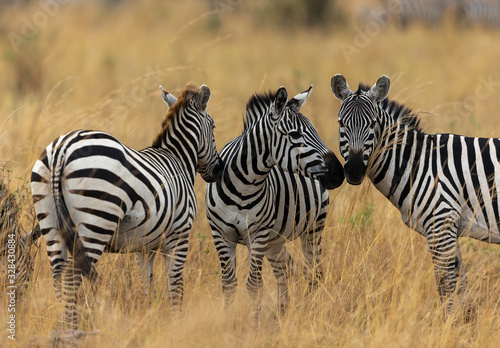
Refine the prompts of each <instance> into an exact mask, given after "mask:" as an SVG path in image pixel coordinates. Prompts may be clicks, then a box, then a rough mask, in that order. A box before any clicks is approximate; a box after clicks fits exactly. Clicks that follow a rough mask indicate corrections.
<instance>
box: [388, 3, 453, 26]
mask: <svg viewBox="0 0 500 348" xmlns="http://www.w3.org/2000/svg"><path fill="white" fill-rule="evenodd" d="M447 1H449V0H399V1H398V4H397V5H399V8H398V6H394V7H395V8H396V9H397V10H398V11H399V21H400V24H401V26H403V27H407V26H408V25H410V24H412V23H415V22H420V23H423V24H425V25H428V26H437V25H440V24H442V22H443V18H444V14H445V10H446V5H447Z"/></svg>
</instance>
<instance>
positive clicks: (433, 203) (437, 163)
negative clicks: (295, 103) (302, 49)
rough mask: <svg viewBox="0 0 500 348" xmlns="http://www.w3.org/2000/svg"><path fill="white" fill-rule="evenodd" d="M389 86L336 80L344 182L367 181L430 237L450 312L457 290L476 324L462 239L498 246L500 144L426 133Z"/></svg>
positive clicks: (382, 82)
mask: <svg viewBox="0 0 500 348" xmlns="http://www.w3.org/2000/svg"><path fill="white" fill-rule="evenodd" d="M389 86H390V81H389V78H388V77H387V76H385V75H384V76H382V77H380V78H379V79H378V81H377V82H376V83H375V85H374V86H373V87H371V88H369V87H367V86H364V85H360V86H359V88H358V90H357V91H356V92H353V91H351V90H350V89H349V86H348V84H347V82H346V80H345V78H344V77H343V76H342V75H339V74H338V75H335V76H334V77H333V78H332V81H331V87H332V91H333V94H334V95H335V97H337V98H338V99H340V100H341V106H340V110H339V113H338V122H339V132H340V136H339V146H340V152H341V154H342V156H343V157H344V159H345V161H346V162H345V165H344V174H345V177H346V180H347V182H348V183H350V184H352V185H359V184H361V182H362V181H363V179H364V177H365V176H368V178H369V179H370V180H371V182H372V183H373V184H374V185H375V187H376V188H377V189H378V190H379V191H380V192H381V193H382V194H383V195H384V196H386V197H387V198H388V199H389V200H390V202H391V203H392V204H393V205H394V206H395V207H396V208H398V209H399V211H400V212H401V218H402V219H403V221H404V222H405V223H406V224H407V225H408V226H409V227H410V228H412V229H413V230H415V231H417V232H418V233H420V234H421V235H423V236H424V237H426V238H427V243H428V246H429V249H430V252H431V255H432V260H433V264H434V273H435V278H436V282H437V287H438V292H439V295H440V299H441V301H442V303H443V305H444V307H443V308H444V310H445V313H446V314H450V313H451V312H452V309H453V306H454V303H453V302H454V300H453V296H452V295H453V294H454V293H455V291H456V294H457V295H458V296H459V298H460V299H461V302H462V304H463V305H464V309H465V314H466V316H465V318H468V319H470V318H471V316H472V315H474V305H473V301H471V300H470V295H469V293H468V291H467V279H466V274H465V269H464V266H463V264H462V255H461V252H460V247H459V244H458V237H471V238H474V239H478V240H481V241H484V242H487V243H493V244H500V231H499V223H500V207H499V204H498V194H497V186H499V185H500V163H499V160H500V139H499V138H489V139H488V138H473V137H466V136H461V135H455V134H426V133H424V132H423V131H422V129H421V128H420V124H419V119H418V117H417V115H415V114H413V113H412V111H411V110H410V109H409V108H407V107H405V106H404V105H401V104H399V103H397V102H395V101H390V100H388V99H386V96H387V94H388V92H389Z"/></svg>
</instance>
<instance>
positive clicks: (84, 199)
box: [31, 84, 222, 329]
mask: <svg viewBox="0 0 500 348" xmlns="http://www.w3.org/2000/svg"><path fill="white" fill-rule="evenodd" d="M160 89H161V90H162V96H163V99H164V101H165V102H166V103H167V104H168V106H169V107H170V110H169V112H168V113H167V115H166V117H165V118H164V120H163V122H162V124H161V128H162V129H161V131H160V133H159V134H158V135H157V136H156V138H155V139H154V141H153V143H152V145H151V146H150V147H147V148H145V149H143V150H140V151H136V150H134V149H131V148H129V147H127V146H125V145H124V144H122V143H121V142H119V141H118V140H117V139H115V138H114V137H112V136H111V135H109V134H106V133H103V132H99V131H89V130H79V131H72V132H69V133H67V134H65V135H62V136H60V137H59V138H57V139H55V140H54V141H53V142H52V143H51V144H49V145H48V146H47V148H46V149H45V150H44V151H43V152H42V154H41V156H40V158H39V159H38V160H37V161H36V163H35V166H34V168H33V171H32V175H31V189H32V195H33V201H34V203H35V211H36V214H37V218H38V220H39V222H40V229H41V232H42V234H43V236H44V237H45V240H46V242H47V253H48V258H49V261H50V265H51V268H52V274H53V283H54V288H55V291H56V295H57V297H58V298H59V299H61V300H63V302H64V304H65V309H64V316H63V324H62V325H63V328H66V327H69V328H73V329H76V328H77V326H78V322H77V316H76V299H77V296H76V295H77V291H78V288H79V286H80V284H81V281H82V276H88V277H89V278H90V279H96V276H97V273H96V271H95V268H94V266H95V264H96V262H97V261H98V260H99V258H100V256H101V254H102V253H103V252H104V251H107V252H115V253H116V252H118V253H125V252H137V253H142V255H143V257H142V259H143V260H145V263H146V268H147V270H146V272H147V273H148V274H149V273H151V274H152V263H153V259H154V255H155V251H156V250H159V249H160V250H161V251H162V252H163V253H164V254H166V255H168V257H167V261H166V269H167V274H168V296H169V300H170V303H171V304H172V307H173V308H174V309H175V312H178V311H179V310H180V308H181V304H182V297H183V276H182V271H183V267H184V262H185V259H186V255H187V251H188V236H189V231H190V229H191V226H192V223H193V219H194V218H195V216H196V213H197V203H196V196H195V192H194V188H193V185H194V180H195V176H196V172H198V173H200V174H201V177H202V178H203V179H204V180H205V181H206V182H212V181H214V180H216V179H217V176H218V175H219V174H220V172H221V169H222V162H221V160H220V157H219V155H218V153H217V149H216V147H215V140H214V134H213V129H214V127H215V126H214V121H213V120H212V118H211V117H210V115H209V114H208V113H207V111H206V108H207V104H208V101H209V99H210V90H209V89H208V87H207V86H205V85H202V86H201V87H200V88H197V87H195V86H194V85H192V84H188V85H186V87H185V88H184V89H183V90H182V92H181V94H180V96H179V99H176V98H175V97H174V96H173V95H172V94H170V93H167V92H165V91H163V89H162V88H161V86H160ZM68 252H69V253H70V254H71V256H72V257H71V258H68Z"/></svg>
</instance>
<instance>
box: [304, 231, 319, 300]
mask: <svg viewBox="0 0 500 348" xmlns="http://www.w3.org/2000/svg"><path fill="white" fill-rule="evenodd" d="M322 231H323V226H320V227H317V228H313V229H312V231H308V232H307V233H306V234H304V235H302V236H301V242H302V251H303V253H304V256H305V258H306V265H305V267H304V274H306V277H307V278H308V279H309V290H310V291H313V290H316V289H317V288H318V285H319V282H320V280H321V269H320V267H319V262H320V258H321V232H322Z"/></svg>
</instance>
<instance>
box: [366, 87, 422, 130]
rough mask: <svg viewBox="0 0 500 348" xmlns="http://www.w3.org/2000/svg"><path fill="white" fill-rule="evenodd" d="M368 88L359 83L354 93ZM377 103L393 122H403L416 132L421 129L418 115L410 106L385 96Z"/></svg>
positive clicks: (368, 88)
mask: <svg viewBox="0 0 500 348" xmlns="http://www.w3.org/2000/svg"><path fill="white" fill-rule="evenodd" d="M370 88H371V87H370V86H368V85H365V84H362V83H360V84H359V87H358V90H357V91H356V94H357V95H359V94H360V93H361V92H366V91H368V90H370ZM378 104H379V105H380V106H381V107H382V109H384V110H385V112H387V114H388V115H389V116H391V118H392V120H393V122H394V123H397V122H399V123H403V124H405V125H406V126H407V127H408V128H410V129H414V130H416V131H418V132H421V131H422V128H421V126H420V119H419V118H418V115H417V114H415V113H414V112H413V111H412V110H411V109H410V108H408V107H406V106H404V105H403V104H400V103H398V102H397V101H395V100H390V99H389V98H385V99H384V100H382V101H380V102H379V103H378Z"/></svg>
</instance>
